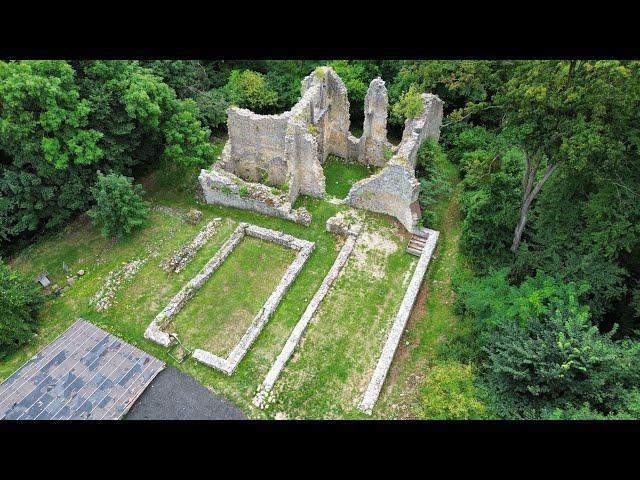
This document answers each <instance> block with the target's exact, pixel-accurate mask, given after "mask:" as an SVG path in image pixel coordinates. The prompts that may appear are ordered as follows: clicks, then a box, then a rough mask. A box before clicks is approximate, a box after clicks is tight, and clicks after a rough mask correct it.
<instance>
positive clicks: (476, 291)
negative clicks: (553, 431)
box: [456, 269, 640, 418]
mask: <svg viewBox="0 0 640 480" xmlns="http://www.w3.org/2000/svg"><path fill="white" fill-rule="evenodd" d="M507 274H508V270H507V269H503V270H500V271H498V272H494V273H491V274H489V275H487V276H485V277H482V278H479V279H475V280H469V281H467V282H465V283H463V284H462V285H459V286H458V287H457V290H458V292H457V293H458V299H457V305H456V307H457V310H458V311H459V312H461V313H463V314H465V315H467V316H470V317H471V318H473V319H474V320H475V322H476V323H477V324H478V326H479V330H480V332H481V333H480V338H481V341H480V345H481V346H482V349H483V351H484V352H485V354H486V355H487V360H486V361H485V362H484V363H485V372H484V379H483V380H484V382H485V384H486V385H487V387H488V388H487V391H489V392H491V393H490V397H489V400H490V403H491V404H492V407H493V409H494V410H495V411H496V412H497V413H498V414H499V415H501V416H504V417H507V418H547V417H549V416H550V415H552V413H553V412H554V411H555V409H561V410H571V409H576V408H578V407H579V406H581V405H584V404H587V405H588V407H589V408H590V409H591V410H593V411H594V412H599V413H600V414H602V415H610V414H617V413H620V412H625V411H627V412H629V411H631V407H630V405H631V404H632V403H633V402H634V400H633V398H634V397H632V389H633V388H634V386H635V385H637V382H638V380H640V344H638V343H637V342H633V341H631V340H623V341H615V340H613V335H614V333H615V329H614V330H613V331H610V332H608V333H605V334H603V333H600V332H599V330H598V328H597V327H595V326H593V325H592V324H591V321H590V312H589V308H588V307H587V306H586V305H583V304H581V303H580V301H579V299H580V297H581V296H583V295H584V294H585V293H586V292H588V290H589V287H588V285H586V284H582V285H576V284H573V283H561V282H558V281H557V280H555V279H553V278H552V277H550V276H548V275H545V274H542V273H539V274H537V275H536V276H535V277H532V278H528V279H527V280H526V281H525V282H523V283H522V284H521V285H520V286H513V285H510V284H509V282H508V280H507Z"/></svg>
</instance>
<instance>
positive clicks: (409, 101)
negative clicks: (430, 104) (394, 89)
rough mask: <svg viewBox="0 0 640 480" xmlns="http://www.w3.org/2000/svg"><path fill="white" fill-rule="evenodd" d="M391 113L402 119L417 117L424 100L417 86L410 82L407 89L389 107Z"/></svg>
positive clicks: (422, 107) (421, 110)
mask: <svg viewBox="0 0 640 480" xmlns="http://www.w3.org/2000/svg"><path fill="white" fill-rule="evenodd" d="M391 111H392V112H393V115H394V116H396V117H397V118H400V119H402V120H410V119H412V118H415V117H418V116H420V115H421V114H422V112H423V111H424V102H423V101H422V96H421V95H420V91H419V89H418V86H417V85H416V84H415V83H412V84H411V86H410V87H409V90H407V91H406V92H404V93H403V94H402V95H400V98H399V99H398V101H397V102H396V103H395V104H394V105H393V107H392V108H391Z"/></svg>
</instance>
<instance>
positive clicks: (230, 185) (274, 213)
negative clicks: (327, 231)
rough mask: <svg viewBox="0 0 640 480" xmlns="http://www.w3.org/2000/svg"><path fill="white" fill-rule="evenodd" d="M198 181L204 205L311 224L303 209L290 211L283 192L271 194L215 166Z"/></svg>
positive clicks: (264, 188)
mask: <svg viewBox="0 0 640 480" xmlns="http://www.w3.org/2000/svg"><path fill="white" fill-rule="evenodd" d="M198 180H199V181H200V186H201V187H202V192H203V195H204V198H205V201H206V202H207V203H211V204H216V205H224V206H227V207H234V208H241V209H243V210H251V211H253V212H256V213H260V214H263V215H269V216H271V217H278V218H283V219H285V220H291V221H293V222H296V223H300V224H302V225H309V224H310V223H311V214H310V213H309V212H308V211H307V210H306V209H305V208H304V207H301V208H298V209H293V208H291V202H290V201H289V198H288V194H287V192H284V191H281V192H277V193H274V189H273V188H270V187H267V186H266V185H261V184H259V183H251V182H245V181H244V180H242V179H241V178H239V177H237V176H235V175H233V174H232V173H230V172H226V171H225V170H223V169H222V168H221V167H220V166H218V165H216V166H214V168H213V169H212V170H201V172H200V176H199V177H198Z"/></svg>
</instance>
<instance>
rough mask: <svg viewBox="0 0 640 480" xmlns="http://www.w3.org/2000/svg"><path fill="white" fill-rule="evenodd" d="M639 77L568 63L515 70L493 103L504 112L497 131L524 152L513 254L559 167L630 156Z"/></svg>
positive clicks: (632, 68) (628, 68)
mask: <svg viewBox="0 0 640 480" xmlns="http://www.w3.org/2000/svg"><path fill="white" fill-rule="evenodd" d="M639 69H640V64H639V63H637V62H617V61H597V62H589V61H576V60H573V61H568V62H567V61H561V62H552V61H540V62H525V63H523V64H520V65H519V66H518V68H516V70H515V72H514V74H513V76H512V78H511V79H510V80H509V81H508V82H507V84H506V86H505V89H504V92H503V93H502V94H500V95H499V99H498V101H499V102H500V103H501V104H502V105H503V106H504V107H505V109H506V110H507V115H506V119H505V128H506V129H510V130H512V131H513V133H514V136H515V137H516V138H517V139H518V141H519V142H520V144H521V146H522V150H523V151H524V152H525V168H524V171H523V175H522V186H523V189H522V190H523V191H522V200H521V206H520V215H519V220H518V222H517V224H516V228H515V231H514V235H513V242H512V245H511V250H512V251H513V252H515V251H517V250H518V248H519V246H520V242H521V238H522V233H523V230H524V227H525V225H526V222H527V217H528V213H529V211H530V208H531V204H532V202H533V200H534V199H535V198H536V197H537V196H538V194H539V193H540V190H541V189H542V187H543V186H544V184H545V183H546V182H547V181H548V180H549V178H550V177H551V176H552V175H553V173H554V172H555V171H557V169H558V168H559V166H561V165H565V166H566V168H569V169H571V170H574V171H580V170H584V169H591V168H594V167H595V168H601V167H602V166H603V165H609V166H610V167H613V166H615V165H617V164H619V163H620V162H621V161H623V159H624V158H625V157H627V156H629V155H635V154H636V153H635V152H636V151H637V143H638V138H639V137H638V128H639V127H638V126H637V125H638V124H637V119H638V113H637V110H638V109H637V106H638V104H639V102H640V85H638V82H637V80H636V79H637V74H638V72H639ZM629 135H631V138H632V139H633V140H631V141H629Z"/></svg>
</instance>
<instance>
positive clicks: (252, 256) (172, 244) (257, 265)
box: [0, 168, 415, 418]
mask: <svg viewBox="0 0 640 480" xmlns="http://www.w3.org/2000/svg"><path fill="white" fill-rule="evenodd" d="M194 178H195V174H194V173H186V174H184V173H181V172H179V171H176V170H172V169H170V168H163V169H160V170H158V171H156V172H155V173H153V174H151V175H149V176H148V177H147V178H145V179H144V180H143V184H144V186H145V189H146V190H147V192H148V195H147V197H148V200H150V201H151V202H152V203H153V204H154V205H164V206H169V207H171V208H173V209H176V210H184V211H186V210H187V209H189V208H194V207H195V208H198V209H200V210H201V211H202V212H203V214H204V218H203V220H202V221H201V222H200V223H199V224H198V225H195V226H194V225H189V224H187V223H183V222H182V220H180V218H178V217H177V216H175V215H169V214H167V213H164V212H161V211H158V210H151V212H150V214H149V217H148V219H147V221H146V223H145V224H144V225H143V226H142V227H141V228H139V229H138V230H136V231H134V232H133V234H132V235H131V236H130V237H128V238H126V239H124V240H121V241H118V242H115V241H107V240H105V239H103V238H102V237H101V236H100V232H99V230H98V228H96V227H93V226H92V225H91V223H90V222H89V220H88V219H87V218H86V216H84V215H82V216H80V217H78V218H77V219H76V220H74V221H72V222H70V223H69V224H68V225H67V226H66V227H65V228H64V229H61V230H59V231H57V232H55V233H50V234H48V235H46V236H44V237H42V238H41V239H40V240H38V241H37V242H36V243H34V244H33V245H32V246H30V247H29V248H27V249H25V250H24V251H22V252H21V253H20V254H19V255H18V256H16V257H15V258H13V259H11V260H10V264H11V266H12V267H13V268H16V269H17V270H19V271H21V272H23V273H25V274H27V275H29V276H35V275H36V274H37V273H38V272H39V271H40V270H43V269H46V270H48V271H49V273H50V274H51V277H52V280H53V282H54V283H58V284H60V285H62V284H64V282H65V276H64V273H63V271H62V262H63V261H65V262H66V263H67V264H68V265H69V266H70V267H71V270H72V271H74V272H75V271H78V270H79V269H84V270H85V271H86V272H87V273H86V274H85V275H84V276H83V277H80V278H79V279H78V281H77V282H76V283H75V284H74V285H73V286H71V287H70V288H69V289H67V290H66V291H65V293H64V294H63V295H61V296H60V297H50V298H49V299H48V301H47V303H46V306H45V308H44V310H43V312H42V315H41V328H40V331H39V335H38V337H37V338H36V339H35V341H34V342H32V343H31V344H29V345H28V346H26V347H24V348H22V349H20V350H19V351H17V352H15V353H13V354H11V355H10V356H8V357H7V358H5V359H4V360H3V361H1V362H0V380H2V379H5V378H6V377H7V376H9V375H10V374H11V373H12V372H13V371H14V370H16V369H17V368H19V367H20V366H21V365H22V364H23V363H24V362H26V361H27V360H28V359H29V358H30V357H31V356H32V355H34V354H35V353H36V352H37V351H38V350H40V349H41V348H43V347H44V346H45V345H46V344H48V343H49V342H51V341H52V340H53V339H54V338H55V337H57V336H58V335H59V334H60V333H61V332H62V331H63V330H64V329H66V328H67V327H68V326H70V325H71V324H72V323H74V322H75V321H76V320H77V319H78V318H80V317H82V318H85V319H87V320H89V321H91V322H93V323H95V324H96V325H98V326H100V327H102V328H104V329H106V330H107V331H109V332H111V333H114V334H115V335H118V336H120V337H121V338H123V339H124V340H126V341H128V342H130V343H132V344H134V345H136V346H138V347H140V348H142V349H143V350H145V351H147V352H149V353H151V354H152V355H155V356H156V357H158V358H160V359H161V360H163V361H165V362H166V363H167V365H170V366H176V367H177V368H179V369H181V370H183V371H185V372H186V373H188V374H190V375H192V376H193V377H194V378H196V379H197V380H198V381H199V382H201V383H202V384H203V385H205V386H207V387H209V388H211V389H213V390H214V391H216V392H218V393H220V394H222V395H225V396H227V397H228V398H230V399H231V400H232V401H234V402H235V403H236V404H238V405H239V406H240V407H241V408H242V409H243V410H244V411H245V412H246V413H247V415H249V416H250V417H253V418H273V417H274V416H275V415H276V413H278V412H283V411H284V413H285V414H286V415H287V416H289V417H292V418H335V417H354V416H356V417H357V416H358V415H359V414H358V413H357V412H356V411H355V406H357V404H358V402H359V401H360V398H361V396H362V394H363V393H364V388H365V387H366V384H367V382H368V379H369V376H370V374H371V371H372V370H373V368H374V366H375V362H376V361H377V357H378V355H379V353H380V351H381V349H382V345H383V344H384V339H385V338H386V334H387V331H388V327H389V325H390V323H391V320H392V318H393V315H394V314H395V311H396V310H397V308H398V306H399V302H400V299H401V298H402V295H403V294H404V289H403V286H402V285H401V283H402V282H406V281H407V280H408V278H409V276H410V274H411V271H412V267H413V265H414V263H415V257H412V256H410V255H407V254H406V253H404V248H405V247H406V242H407V240H408V239H407V238H406V234H405V233H404V230H403V229H402V227H401V226H400V224H399V223H398V222H397V221H395V220H394V219H392V218H390V217H386V216H383V215H377V214H373V213H367V214H366V215H365V222H366V228H365V230H366V232H367V234H368V236H369V237H371V236H373V243H374V247H373V248H372V247H371V246H367V245H366V244H364V243H362V244H358V245H356V249H355V250H354V253H353V254H352V257H351V258H350V260H349V262H348V263H347V265H346V266H345V275H343V276H342V277H340V278H339V279H338V280H337V281H336V283H335V284H334V286H333V288H332V291H331V292H330V294H329V295H328V296H327V298H326V299H325V302H326V305H325V304H323V305H321V307H320V310H319V312H318V315H317V318H316V319H315V320H314V323H313V324H312V325H311V326H310V327H309V330H308V331H307V334H305V337H303V342H302V345H301V346H300V347H299V348H298V350H297V351H296V354H295V358H294V359H293V362H292V364H291V367H290V368H289V367H287V369H286V370H285V371H284V372H283V377H282V380H283V382H282V385H284V386H288V387H287V388H284V389H283V388H281V387H278V384H276V388H279V389H280V393H279V395H278V402H281V403H280V404H278V405H274V406H272V407H271V408H268V409H267V410H264V411H263V410H259V409H256V408H254V407H253V405H252V404H251V400H252V398H253V395H254V394H255V392H256V389H257V387H258V386H259V385H260V384H261V382H262V380H263V379H264V376H265V375H266V373H267V371H268V370H269V367H270V366H271V364H272V363H273V361H274V360H275V358H276V356H277V355H278V354H279V353H280V351H281V349H282V347H283V346H284V343H285V342H286V339H287V338H288V336H289V335H290V333H291V331H292V329H293V327H294V325H295V324H296V323H297V322H298V320H299V318H300V316H301V315H302V313H303V311H304V310H305V308H306V306H307V304H308V302H309V300H310V299H311V297H312V296H313V294H314V293H315V292H316V290H317V289H318V287H319V286H320V284H321V282H322V280H323V278H324V276H325V275H326V274H327V272H328V271H329V269H330V268H331V266H332V264H333V262H334V260H335V258H336V256H337V254H338V252H339V250H340V247H341V246H342V242H343V240H342V239H341V238H339V237H337V236H335V235H333V234H331V233H329V232H327V231H326V229H325V222H326V220H327V219H328V218H329V217H331V216H333V215H335V213H336V212H337V211H339V210H342V209H346V208H347V207H346V206H343V205H334V204H331V203H329V202H327V201H324V200H318V199H311V198H307V197H301V198H299V199H298V201H297V202H296V207H298V206H305V207H306V208H307V209H308V210H309V212H310V213H311V214H312V216H313V221H312V223H311V225H310V226H308V227H305V226H302V225H298V224H295V223H292V222H289V221H286V220H281V219H277V218H273V217H267V216H262V215H257V214H255V213H253V212H247V211H243V210H238V209H233V208H226V207H221V206H214V205H207V204H202V203H198V202H197V201H196V197H195V188H193V184H192V183H190V182H191V181H192V179H194ZM215 217H221V218H222V219H223V220H222V222H221V225H220V226H219V228H218V230H217V232H216V234H215V235H214V236H213V237H212V238H211V239H210V240H209V241H208V242H207V243H206V244H205V245H204V247H203V248H202V249H201V250H200V251H199V252H198V253H197V255H196V256H195V257H194V258H193V259H192V260H191V261H190V262H189V263H188V264H187V266H186V268H185V269H184V270H182V271H181V272H180V273H177V274H176V273H166V272H164V271H163V270H162V263H163V261H165V260H166V259H167V258H168V257H170V256H171V255H172V254H173V253H174V252H175V251H176V250H177V249H178V248H180V247H181V246H182V245H184V244H185V243H187V242H188V241H190V240H191V239H192V238H193V237H194V236H195V235H196V234H197V233H198V231H199V230H200V229H201V228H202V227H203V226H204V225H205V224H206V222H208V221H210V220H212V219H213V218H215ZM239 222H249V223H253V224H256V225H260V226H263V227H266V228H271V229H274V230H279V231H283V232H286V233H289V234H291V235H294V236H296V237H299V238H302V239H306V240H310V241H313V242H315V244H316V248H315V250H314V251H313V253H312V254H311V256H310V258H309V260H308V261H307V263H306V264H305V266H304V268H303V269H302V271H301V273H300V275H299V276H298V278H297V279H296V281H295V282H294V283H293V285H292V286H291V288H290V290H289V291H288V292H287V294H286V295H285V297H284V298H283V300H282V302H281V303H280V305H279V307H278V308H277V310H276V311H275V313H274V315H273V317H272V318H271V319H270V321H269V322H268V323H267V325H266V326H265V328H264V330H263V331H262V332H261V334H260V335H259V336H258V338H257V340H256V342H255V343H254V344H253V346H252V347H251V349H250V350H249V352H248V353H247V355H246V356H245V358H244V359H243V360H242V362H241V363H240V364H239V366H238V368H237V370H236V371H235V372H234V374H233V375H232V376H227V375H225V374H223V373H221V372H218V371H216V370H213V369H211V368H209V367H207V366H205V365H202V364H198V363H196V362H195V361H193V360H192V359H187V360H186V361H184V362H183V363H181V364H177V363H176V362H175V361H174V360H173V359H172V358H171V357H170V356H169V355H168V352H167V349H165V348H164V347H162V346H160V345H156V344H154V343H153V342H150V341H148V340H145V339H144V337H143V334H144V330H145V329H146V327H147V326H148V324H149V322H151V320H153V318H154V317H155V316H156V315H157V314H158V313H159V312H160V311H161V310H162V309H163V308H164V307H165V306H166V304H167V302H168V301H169V300H170V299H171V298H172V297H173V296H174V295H175V294H176V293H177V292H178V291H179V290H180V288H182V286H183V285H184V284H185V283H186V282H187V281H189V279H191V278H192V277H193V276H194V275H195V274H196V273H197V272H198V271H199V270H200V269H201V268H202V267H203V266H204V264H205V263H206V262H207V261H208V260H209V259H210V258H211V256H212V255H214V254H215V252H216V251H217V250H218V249H219V248H220V246H221V245H222V244H223V243H224V242H225V241H226V240H227V238H228V237H229V235H230V234H231V232H233V230H234V229H235V227H236V226H237V224H238V223H239ZM370 240H371V239H370ZM293 255H294V252H292V251H289V250H287V249H282V248H281V247H278V246H277V245H274V244H271V243H270V242H260V241H258V240H256V239H252V238H246V239H245V240H243V242H242V243H241V244H240V245H239V246H238V248H237V250H236V251H234V252H233V253H232V254H231V255H230V256H229V258H228V259H227V260H226V261H225V263H224V264H223V265H222V266H221V267H220V270H218V271H217V272H216V273H214V275H213V276H212V278H210V279H209V280H208V282H207V283H206V284H205V285H204V286H203V289H202V290H201V291H200V292H198V294H196V296H195V297H194V298H193V299H191V301H190V302H188V303H187V304H186V305H185V307H184V310H183V311H181V312H180V314H179V315H178V316H177V317H176V319H175V323H174V328H176V329H177V331H178V332H179V333H180V334H181V335H182V338H183V339H184V340H185V341H186V343H187V345H188V346H189V347H200V348H203V347H204V348H208V349H211V351H213V352H214V353H216V354H224V353H225V352H224V351H225V350H226V349H228V348H230V346H231V345H233V344H235V343H236V342H237V340H238V339H239V338H240V336H241V335H242V333H243V332H244V330H245V329H246V321H247V320H248V321H249V322H250V320H251V318H253V315H254V314H255V313H256V311H257V310H258V309H259V308H260V306H261V305H262V304H263V303H264V301H265V299H266V298H267V297H268V295H270V293H271V291H272V290H273V287H275V285H276V284H277V283H278V282H279V280H280V278H281V277H282V274H283V272H284V270H285V269H286V268H287V266H288V265H289V264H290V262H291V261H292V259H293ZM135 259H139V260H143V261H144V263H143V265H142V267H141V268H140V270H139V271H138V273H137V274H136V275H135V276H133V277H132V278H131V279H129V280H126V281H125V282H124V283H123V284H122V285H120V288H119V289H118V290H117V292H116V294H115V296H114V298H113V302H112V305H111V307H110V308H108V309H107V310H104V311H102V312H97V311H96V310H95V308H94V306H93V305H92V299H93V297H94V296H95V295H96V293H97V292H98V291H99V290H100V289H101V287H102V285H103V282H104V280H105V278H107V276H108V275H109V273H110V272H111V271H113V270H115V269H119V268H121V267H122V266H123V264H125V263H128V262H131V261H132V260H135ZM371 269H373V270H371ZM372 272H373V273H372ZM234 285H237V287H238V288H237V289H234ZM232 312H233V314H232ZM238 315H240V317H238ZM196 327H202V328H196ZM207 342H209V343H207ZM278 383H280V382H278Z"/></svg>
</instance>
